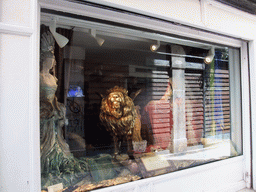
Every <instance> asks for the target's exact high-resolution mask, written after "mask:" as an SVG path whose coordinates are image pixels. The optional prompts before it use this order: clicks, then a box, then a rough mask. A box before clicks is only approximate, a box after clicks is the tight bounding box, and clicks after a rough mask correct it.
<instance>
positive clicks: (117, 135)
mask: <svg viewBox="0 0 256 192" xmlns="http://www.w3.org/2000/svg"><path fill="white" fill-rule="evenodd" d="M100 110H101V111H100V120H101V122H102V123H103V124H104V125H105V126H106V129H107V131H109V132H110V133H111V135H112V137H113V140H114V155H115V157H116V156H117V155H118V153H119V148H120V145H119V142H120V141H123V140H124V139H126V140H127V145H128V149H127V154H128V155H129V157H130V158H133V156H132V154H133V152H132V135H133V128H134V125H135V119H136V110H135V107H134V103H133V100H132V99H131V98H130V97H129V96H128V91H127V90H126V89H125V88H122V87H118V86H115V87H114V88H112V89H109V90H107V93H106V96H105V97H103V99H102V102H101V109H100Z"/></svg>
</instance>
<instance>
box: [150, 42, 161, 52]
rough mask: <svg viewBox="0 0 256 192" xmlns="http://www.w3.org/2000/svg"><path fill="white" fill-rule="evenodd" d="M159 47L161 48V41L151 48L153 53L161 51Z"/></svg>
mask: <svg viewBox="0 0 256 192" xmlns="http://www.w3.org/2000/svg"><path fill="white" fill-rule="evenodd" d="M159 47H160V41H157V43H156V44H153V45H151V46H150V50H151V51H152V52H155V51H156V50H157V49H159Z"/></svg>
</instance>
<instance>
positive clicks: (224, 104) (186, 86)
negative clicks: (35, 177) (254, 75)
mask: <svg viewBox="0 0 256 192" xmlns="http://www.w3.org/2000/svg"><path fill="white" fill-rule="evenodd" d="M97 26H98V25H97ZM91 27H92V24H91V25H90V27H89V26H83V29H82V30H81V29H76V28H74V29H73V30H69V29H64V28H58V29H57V32H58V33H59V34H61V35H63V36H66V37H67V38H69V43H68V44H67V45H66V46H65V47H64V48H60V47H59V45H58V44H57V43H55V39H54V37H53V36H52V34H51V33H50V32H49V28H48V26H45V25H42V26H41V73H40V109H41V123H40V125H41V127H40V129H41V172H42V189H43V190H51V189H53V188H54V187H55V188H57V189H60V190H61V189H63V190H64V189H65V188H69V189H70V190H71V189H72V190H75V189H77V190H78V189H79V190H81V191H90V190H93V189H97V188H102V187H108V186H112V185H117V184H121V183H126V182H130V181H135V180H139V179H144V178H149V177H153V176H157V175H161V174H166V173H170V172H173V171H177V170H181V169H185V168H188V167H194V166H198V165H201V164H204V163H208V162H213V161H216V160H221V159H225V158H229V157H233V156H237V155H241V153H242V152H241V151H242V150H241V130H242V129H241V111H240V109H241V108H239V106H240V72H239V71H240V58H239V49H234V48H228V47H225V46H217V45H211V44H202V43H200V42H196V41H193V42H192V41H187V40H186V41H184V40H183V39H178V38H174V37H171V36H165V35H160V34H153V33H152V34H151V33H147V32H142V31H135V30H131V29H124V28H118V27H115V30H116V31H115V32H113V28H111V26H110V28H104V27H101V28H99V29H97V30H95V29H92V28H91ZM98 27H99V26H98ZM111 29H112V30H111ZM131 31H132V33H131ZM173 39H175V43H174V41H173ZM152 44H155V47H154V48H152V47H151V46H152ZM234 119H236V121H234Z"/></svg>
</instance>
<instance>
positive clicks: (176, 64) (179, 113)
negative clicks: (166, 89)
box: [171, 45, 187, 153]
mask: <svg viewBox="0 0 256 192" xmlns="http://www.w3.org/2000/svg"><path fill="white" fill-rule="evenodd" d="M171 50H172V54H177V56H172V82H173V130H172V147H171V152H173V153H179V152H183V151H186V150H187V138H186V116H185V66H186V61H185V57H181V56H178V55H185V51H184V49H183V48H182V46H178V45H173V46H172V48H171Z"/></svg>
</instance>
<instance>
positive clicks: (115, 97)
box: [108, 92, 124, 109]
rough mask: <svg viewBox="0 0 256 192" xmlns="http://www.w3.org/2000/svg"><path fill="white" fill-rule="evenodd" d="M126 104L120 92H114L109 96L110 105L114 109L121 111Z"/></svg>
mask: <svg viewBox="0 0 256 192" xmlns="http://www.w3.org/2000/svg"><path fill="white" fill-rule="evenodd" d="M123 102H124V96H123V94H122V93H120V92H112V93H110V94H109V95H108V104H109V106H110V107H111V108H112V109H120V108H121V107H122V106H121V105H122V103H123Z"/></svg>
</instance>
